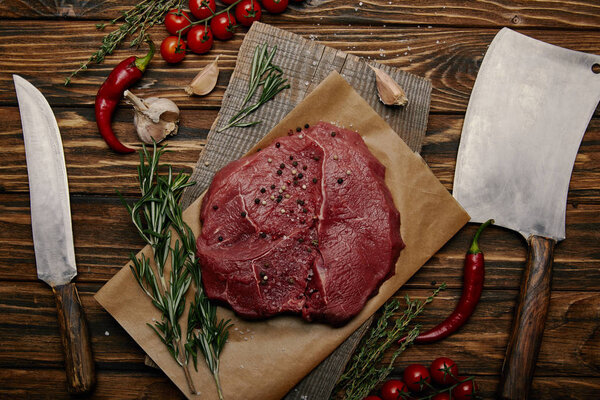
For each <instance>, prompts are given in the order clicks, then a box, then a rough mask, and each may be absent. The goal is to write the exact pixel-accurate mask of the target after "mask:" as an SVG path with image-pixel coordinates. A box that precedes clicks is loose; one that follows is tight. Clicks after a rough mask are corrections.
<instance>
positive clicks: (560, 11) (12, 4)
mask: <svg viewBox="0 0 600 400" xmlns="http://www.w3.org/2000/svg"><path fill="white" fill-rule="evenodd" d="M94 3H95V4H94V5H93V6H90V4H89V2H88V1H84V0H76V1H70V2H69V3H68V4H64V3H61V2H54V1H50V0H34V1H24V0H8V1H4V2H2V3H0V18H6V19H8V18H29V19H39V18H65V17H66V18H77V19H112V18H115V17H116V16H118V15H119V14H120V13H121V12H123V11H127V10H128V9H130V8H131V7H133V6H134V5H135V4H137V2H136V1H134V0H124V1H121V0H97V1H95V2H94ZM314 19H318V20H319V21H323V22H327V23H336V24H349V23H351V24H355V23H370V24H412V25H417V24H421V25H437V24H439V25H455V26H493V27H501V26H515V27H553V28H556V27H560V28H572V29H583V28H587V29H595V28H598V26H599V25H600V8H599V7H598V3H597V2H595V1H594V0H585V1H575V0H571V1H563V2H548V1H528V2H522V1H518V0H508V1H502V2H490V1H485V0H475V1H470V2H469V3H468V4H467V6H465V3H464V2H462V1H460V0H451V1H441V0H440V1H425V0H411V1H402V2H399V1H390V0H370V1H365V2H359V1H356V2H352V3H349V2H348V1H344V0H333V1H331V0H311V1H305V2H304V3H300V4H295V3H291V4H290V7H289V9H288V10H287V11H286V12H285V13H284V14H281V15H269V14H268V13H264V14H263V22H267V23H272V22H275V21H278V22H282V23H287V24H296V23H299V22H309V21H311V20H314Z"/></svg>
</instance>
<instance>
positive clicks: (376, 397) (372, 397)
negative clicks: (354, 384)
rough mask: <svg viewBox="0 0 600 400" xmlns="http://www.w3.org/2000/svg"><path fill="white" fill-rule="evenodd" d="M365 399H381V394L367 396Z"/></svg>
mask: <svg viewBox="0 0 600 400" xmlns="http://www.w3.org/2000/svg"><path fill="white" fill-rule="evenodd" d="M363 400H381V397H379V396H367V397H365V398H364V399H363Z"/></svg>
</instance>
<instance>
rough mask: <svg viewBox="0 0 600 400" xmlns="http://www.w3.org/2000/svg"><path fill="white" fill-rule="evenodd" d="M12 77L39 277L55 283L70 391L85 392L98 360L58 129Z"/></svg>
mask: <svg viewBox="0 0 600 400" xmlns="http://www.w3.org/2000/svg"><path fill="white" fill-rule="evenodd" d="M13 80H14V82H15V89H16V91H17V99H18V101H19V112H20V114H21V125H22V126H23V139H24V141H25V157H26V159H27V175H28V177H29V197H30V203H31V230H32V233H33V247H34V250H35V262H36V266H37V273H38V278H40V279H41V280H43V281H44V282H46V283H47V284H48V285H50V287H52V292H53V293H54V297H55V300H56V308H57V311H58V321H59V325H60V333H61V337H62V344H63V349H64V352H65V366H66V371H67V382H68V390H69V392H71V393H73V394H80V393H87V392H89V391H91V390H92V388H93V386H94V382H95V375H94V361H93V359H92V351H91V346H90V339H89V332H88V327H87V323H86V320H85V315H84V314H83V308H82V307H81V301H80V300H79V294H78V293H77V288H76V287H75V284H74V283H73V282H71V279H73V278H74V277H75V275H77V267H76V265H75V250H74V247H73V230H72V228H71V208H70V205H69V185H68V182H67V170H66V168H65V158H64V154H63V147H62V141H61V137H60V132H59V130H58V125H57V123H56V119H55V118H54V114H53V113H52V109H51V108H50V105H49V104H48V102H47V101H46V99H45V98H44V96H43V95H42V93H40V91H39V90H38V89H37V88H36V87H35V86H33V85H32V84H31V83H29V82H28V81H27V80H25V79H23V78H21V77H20V76H18V75H13Z"/></svg>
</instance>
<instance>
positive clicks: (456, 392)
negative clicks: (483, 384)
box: [452, 376, 479, 400]
mask: <svg viewBox="0 0 600 400" xmlns="http://www.w3.org/2000/svg"><path fill="white" fill-rule="evenodd" d="M463 379H465V377H464V376H459V377H458V380H459V381H460V382H461V383H460V384H458V386H456V387H455V388H454V389H452V398H453V399H454V400H470V399H473V398H474V397H475V396H474V394H475V393H477V390H479V388H478V387H477V383H475V381H474V380H470V381H465V382H462V380H463Z"/></svg>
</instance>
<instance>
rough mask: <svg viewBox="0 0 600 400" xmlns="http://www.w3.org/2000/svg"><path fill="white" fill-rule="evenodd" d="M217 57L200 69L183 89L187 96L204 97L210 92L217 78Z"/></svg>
mask: <svg viewBox="0 0 600 400" xmlns="http://www.w3.org/2000/svg"><path fill="white" fill-rule="evenodd" d="M219 57H220V56H217V58H215V60H214V61H213V62H211V63H210V64H208V65H207V66H206V67H204V68H202V69H201V70H200V72H198V74H196V76H195V77H194V79H192V81H191V82H190V84H189V85H187V86H186V87H184V88H183V90H185V92H186V93H187V94H188V95H189V96H192V95H198V96H204V95H206V94H209V93H210V92H212V90H213V89H214V88H215V86H216V85H217V79H218V78H219V63H218V61H219Z"/></svg>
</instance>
